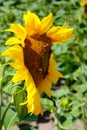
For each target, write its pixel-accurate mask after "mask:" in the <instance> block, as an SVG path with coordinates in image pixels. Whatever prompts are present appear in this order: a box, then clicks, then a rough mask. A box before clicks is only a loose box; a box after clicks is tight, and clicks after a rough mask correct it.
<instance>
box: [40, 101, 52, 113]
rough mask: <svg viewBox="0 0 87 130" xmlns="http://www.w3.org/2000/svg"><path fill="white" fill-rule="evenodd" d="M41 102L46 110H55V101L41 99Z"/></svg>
mask: <svg viewBox="0 0 87 130" xmlns="http://www.w3.org/2000/svg"><path fill="white" fill-rule="evenodd" d="M41 102H42V105H43V107H44V108H46V109H48V110H49V111H50V110H51V109H53V107H54V104H53V101H51V100H49V99H47V98H41Z"/></svg>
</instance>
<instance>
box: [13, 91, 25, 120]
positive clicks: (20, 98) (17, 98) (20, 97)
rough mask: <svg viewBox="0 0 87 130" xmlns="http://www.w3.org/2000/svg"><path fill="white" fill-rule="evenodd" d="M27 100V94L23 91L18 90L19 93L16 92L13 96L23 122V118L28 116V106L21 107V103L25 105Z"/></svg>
mask: <svg viewBox="0 0 87 130" xmlns="http://www.w3.org/2000/svg"><path fill="white" fill-rule="evenodd" d="M25 98H26V92H25V91H23V90H17V92H15V94H14V95H13V99H14V104H15V107H16V110H17V112H18V116H19V119H20V121H21V120H23V118H24V117H25V115H26V114H27V106H26V105H20V103H23V102H24V101H25Z"/></svg>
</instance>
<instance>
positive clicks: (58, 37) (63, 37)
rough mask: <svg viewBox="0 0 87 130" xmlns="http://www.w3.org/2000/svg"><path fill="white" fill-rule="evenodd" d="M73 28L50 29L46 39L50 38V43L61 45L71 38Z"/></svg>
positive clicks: (58, 27)
mask: <svg viewBox="0 0 87 130" xmlns="http://www.w3.org/2000/svg"><path fill="white" fill-rule="evenodd" d="M72 32H73V28H67V27H65V26H62V27H60V26H57V27H52V28H51V29H50V30H49V31H48V32H47V37H50V38H51V40H52V43H53V44H54V43H62V42H65V41H67V40H69V39H70V38H72V37H73V33H72Z"/></svg>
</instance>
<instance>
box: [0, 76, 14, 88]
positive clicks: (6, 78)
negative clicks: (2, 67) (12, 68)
mask: <svg viewBox="0 0 87 130" xmlns="http://www.w3.org/2000/svg"><path fill="white" fill-rule="evenodd" d="M11 78H12V76H11V75H7V76H4V77H3V79H2V81H1V85H2V87H4V86H5V85H6V84H7V83H8V82H9V81H10V80H11Z"/></svg>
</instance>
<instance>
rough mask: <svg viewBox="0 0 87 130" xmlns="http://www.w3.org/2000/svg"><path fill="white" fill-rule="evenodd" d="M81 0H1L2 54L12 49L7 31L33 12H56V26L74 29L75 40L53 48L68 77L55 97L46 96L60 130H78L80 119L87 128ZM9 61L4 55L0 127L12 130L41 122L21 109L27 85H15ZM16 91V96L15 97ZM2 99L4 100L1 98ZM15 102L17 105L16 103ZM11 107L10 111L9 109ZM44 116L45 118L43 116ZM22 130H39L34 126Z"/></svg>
mask: <svg viewBox="0 0 87 130" xmlns="http://www.w3.org/2000/svg"><path fill="white" fill-rule="evenodd" d="M80 2H81V0H13V1H12V0H8V1H7V0H0V54H1V53H2V52H3V51H4V50H5V49H6V48H8V46H5V41H6V40H7V38H8V37H9V36H11V35H12V34H11V33H10V34H9V33H6V32H5V31H4V30H5V29H7V28H9V24H10V23H20V24H21V23H22V22H23V21H22V16H23V14H24V13H25V12H26V11H28V10H31V11H32V12H34V13H36V14H37V15H38V16H39V17H40V18H43V17H45V16H47V15H48V14H49V13H50V12H52V13H53V17H54V25H60V26H61V25H63V24H64V22H66V24H67V26H68V27H73V28H74V37H73V38H72V39H71V40H69V41H68V42H65V43H63V44H57V45H53V46H52V49H51V50H52V52H53V53H54V58H55V61H56V62H57V69H58V70H59V71H60V72H61V73H62V74H63V75H64V78H62V79H60V80H58V82H57V84H56V85H55V84H52V96H51V98H49V97H47V96H46V95H45V94H44V95H42V97H41V101H42V104H43V107H44V110H45V111H48V112H50V113H51V114H52V116H53V121H54V123H55V129H56V130H77V129H76V128H75V124H76V122H77V121H78V120H79V121H80V123H81V124H82V127H83V129H82V130H86V129H87V18H86V17H85V16H84V7H81V6H80ZM8 61H9V59H7V60H6V59H5V58H3V57H2V56H0V128H2V127H1V126H2V125H3V129H5V130H11V129H12V127H13V126H14V125H15V124H18V125H19V126H20V125H21V124H23V123H28V122H32V121H36V122H37V120H38V116H35V115H30V114H27V113H26V107H25V106H19V105H18V104H19V102H21V101H22V100H23V99H24V94H23V92H22V87H23V82H22V83H21V82H19V83H12V82H11V79H12V77H13V75H14V73H15V70H14V69H13V68H11V67H10V66H9V65H8V64H7V63H8ZM15 92H16V94H15ZM1 97H2V98H1ZM13 100H14V102H13ZM8 108H9V109H8ZM43 116H44V115H43ZM20 129H22V130H35V128H33V127H30V126H26V128H25V126H24V127H22V128H20Z"/></svg>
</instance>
